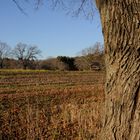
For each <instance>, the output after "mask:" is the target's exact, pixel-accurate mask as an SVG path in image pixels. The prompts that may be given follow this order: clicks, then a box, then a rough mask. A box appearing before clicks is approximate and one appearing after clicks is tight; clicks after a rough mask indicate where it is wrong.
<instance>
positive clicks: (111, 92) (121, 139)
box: [96, 0, 140, 140]
mask: <svg viewBox="0 0 140 140" xmlns="http://www.w3.org/2000/svg"><path fill="white" fill-rule="evenodd" d="M96 3H97V7H98V9H99V11H100V16H101V22H102V30H103V34H104V44H105V59H106V88H105V96H106V99H105V118H104V123H103V133H102V137H101V138H100V139H104V140H140V1H139V0H96Z"/></svg>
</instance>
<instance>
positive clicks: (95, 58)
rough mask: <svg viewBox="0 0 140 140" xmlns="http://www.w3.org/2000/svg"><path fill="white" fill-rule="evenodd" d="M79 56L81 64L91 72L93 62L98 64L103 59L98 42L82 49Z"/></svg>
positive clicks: (101, 47)
mask: <svg viewBox="0 0 140 140" xmlns="http://www.w3.org/2000/svg"><path fill="white" fill-rule="evenodd" d="M81 54H82V57H81V58H82V60H83V64H84V63H85V65H86V66H87V67H88V69H90V70H92V68H93V65H94V64H95V62H96V63H98V64H100V63H101V61H102V59H103V45H102V44H101V43H100V42H96V43H95V44H94V45H93V46H91V47H88V48H85V49H83V50H82V52H81ZM101 65H102V64H101ZM98 66H99V65H98ZM99 69H100V68H99Z"/></svg>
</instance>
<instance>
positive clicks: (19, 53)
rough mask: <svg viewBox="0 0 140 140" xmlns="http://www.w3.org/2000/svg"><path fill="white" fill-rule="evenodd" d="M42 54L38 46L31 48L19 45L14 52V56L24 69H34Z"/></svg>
mask: <svg viewBox="0 0 140 140" xmlns="http://www.w3.org/2000/svg"><path fill="white" fill-rule="evenodd" d="M40 53H41V51H40V50H39V49H38V47H37V46H30V45H27V44H23V43H18V44H17V46H16V47H15V48H14V50H13V55H14V56H15V58H17V59H18V61H19V62H20V64H21V65H22V67H23V69H27V67H28V68H30V67H33V66H32V65H33V63H34V61H35V60H36V59H37V57H38V56H39V55H40Z"/></svg>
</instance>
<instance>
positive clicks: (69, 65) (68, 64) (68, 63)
mask: <svg viewBox="0 0 140 140" xmlns="http://www.w3.org/2000/svg"><path fill="white" fill-rule="evenodd" d="M57 59H58V60H59V61H60V62H61V67H62V66H63V69H64V70H77V68H76V66H75V63H74V62H75V59H74V58H72V57H67V56H58V57H57Z"/></svg>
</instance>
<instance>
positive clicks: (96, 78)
mask: <svg viewBox="0 0 140 140" xmlns="http://www.w3.org/2000/svg"><path fill="white" fill-rule="evenodd" d="M104 75H105V74H104V72H94V71H90V72H87V71H86V72H74V71H73V72H67V71H66V72H65V71H61V72H60V71H55V72H52V71H31V70H26V71H23V70H1V71H0V140H92V139H93V140H97V139H98V134H99V133H100V130H101V127H102V122H101V120H102V114H103V111H104V109H103V106H104V88H103V87H104V86H103V84H104Z"/></svg>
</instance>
